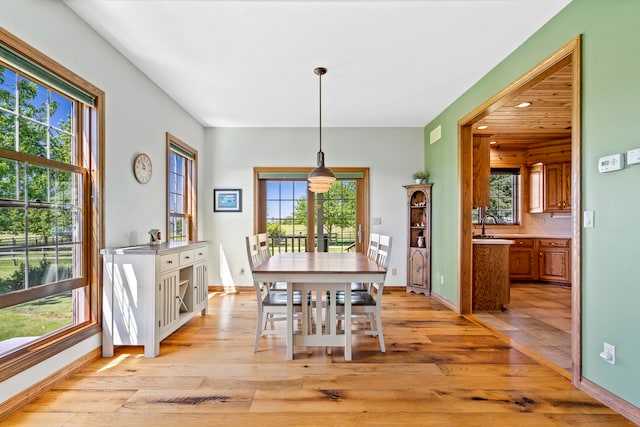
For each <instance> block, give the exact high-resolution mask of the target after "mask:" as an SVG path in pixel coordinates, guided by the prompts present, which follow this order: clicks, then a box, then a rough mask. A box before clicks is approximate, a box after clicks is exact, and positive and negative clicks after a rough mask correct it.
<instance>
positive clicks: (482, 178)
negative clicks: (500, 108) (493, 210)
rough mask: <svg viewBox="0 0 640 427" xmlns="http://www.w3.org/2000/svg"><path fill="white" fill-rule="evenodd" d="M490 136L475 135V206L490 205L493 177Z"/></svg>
mask: <svg viewBox="0 0 640 427" xmlns="http://www.w3.org/2000/svg"><path fill="white" fill-rule="evenodd" d="M489 139H490V136H488V135H474V136H473V196H472V198H473V201H472V203H473V206H474V207H478V206H482V207H485V206H489V197H490V193H489V180H490V177H491V153H490V152H491V150H490V148H489V147H490V144H489Z"/></svg>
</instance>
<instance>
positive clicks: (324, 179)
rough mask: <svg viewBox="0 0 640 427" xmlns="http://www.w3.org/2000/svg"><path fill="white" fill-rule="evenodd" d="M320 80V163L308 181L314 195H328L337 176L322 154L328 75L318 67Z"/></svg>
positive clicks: (323, 69)
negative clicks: (324, 85) (324, 81)
mask: <svg viewBox="0 0 640 427" xmlns="http://www.w3.org/2000/svg"><path fill="white" fill-rule="evenodd" d="M313 71H314V73H316V74H317V75H318V77H319V78H320V108H319V110H320V126H318V129H319V130H320V150H319V151H318V163H317V165H318V166H316V168H315V169H313V170H312V171H311V172H309V176H308V177H307V181H308V182H309V190H310V191H313V192H314V193H326V192H327V191H329V188H330V187H331V185H332V184H333V183H334V181H335V180H336V176H335V175H334V174H333V172H331V169H329V168H327V167H325V165H324V153H323V152H322V76H323V75H324V74H326V73H327V69H326V68H322V67H318V68H316V69H315V70H313Z"/></svg>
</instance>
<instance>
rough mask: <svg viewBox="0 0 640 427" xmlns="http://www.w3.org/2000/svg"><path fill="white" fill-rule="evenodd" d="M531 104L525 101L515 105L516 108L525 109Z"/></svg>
mask: <svg viewBox="0 0 640 427" xmlns="http://www.w3.org/2000/svg"><path fill="white" fill-rule="evenodd" d="M531 104H533V103H532V102H529V101H525V102H521V103H520V104H518V105H516V108H526V107H530V106H531Z"/></svg>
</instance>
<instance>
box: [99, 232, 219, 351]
mask: <svg viewBox="0 0 640 427" xmlns="http://www.w3.org/2000/svg"><path fill="white" fill-rule="evenodd" d="M207 252H208V242H172V243H163V244H160V245H140V246H129V247H123V248H105V249H102V250H101V251H100V253H101V254H102V255H103V266H104V268H103V287H102V296H103V300H102V328H103V331H102V355H103V357H112V356H113V348H114V346H115V345H143V346H144V356H145V357H156V356H157V355H158V354H159V353H160V341H162V340H163V339H165V338H166V337H167V336H169V335H170V334H171V333H172V332H174V331H175V330H176V329H178V328H179V327H180V326H182V325H184V324H185V323H186V322H187V321H189V320H190V319H191V318H192V317H193V316H195V315H196V314H198V312H200V313H201V314H202V315H206V314H207V304H208V299H207V294H208V284H207Z"/></svg>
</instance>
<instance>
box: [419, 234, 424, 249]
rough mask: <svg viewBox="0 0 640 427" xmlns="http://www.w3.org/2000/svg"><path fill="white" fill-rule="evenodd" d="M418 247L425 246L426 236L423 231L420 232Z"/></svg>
mask: <svg viewBox="0 0 640 427" xmlns="http://www.w3.org/2000/svg"><path fill="white" fill-rule="evenodd" d="M418 247H419V248H424V236H423V235H422V232H420V233H419V234H418Z"/></svg>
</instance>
